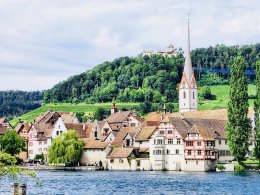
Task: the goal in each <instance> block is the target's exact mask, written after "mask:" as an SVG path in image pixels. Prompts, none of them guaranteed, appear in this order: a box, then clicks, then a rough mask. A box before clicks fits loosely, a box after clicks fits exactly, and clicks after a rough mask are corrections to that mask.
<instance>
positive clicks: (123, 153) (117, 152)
mask: <svg viewBox="0 0 260 195" xmlns="http://www.w3.org/2000/svg"><path fill="white" fill-rule="evenodd" d="M133 150H134V148H113V150H112V152H111V153H110V154H109V155H108V156H107V158H127V157H129V156H130V155H131V154H132V152H133Z"/></svg>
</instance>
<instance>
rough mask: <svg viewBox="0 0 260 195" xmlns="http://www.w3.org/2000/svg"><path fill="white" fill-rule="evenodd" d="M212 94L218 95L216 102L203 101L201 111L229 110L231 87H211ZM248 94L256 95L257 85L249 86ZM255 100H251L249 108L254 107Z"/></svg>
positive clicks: (200, 106)
mask: <svg viewBox="0 0 260 195" xmlns="http://www.w3.org/2000/svg"><path fill="white" fill-rule="evenodd" d="M210 89H211V93H212V94H214V95H216V96H217V98H216V100H206V101H203V103H202V104H200V105H199V110H213V109H220V108H227V105H228V101H229V90H230V86H229V85H217V86H210ZM248 94H249V95H255V85H249V86H248ZM253 102H254V100H252V99H250V100H249V106H250V107H252V106H253Z"/></svg>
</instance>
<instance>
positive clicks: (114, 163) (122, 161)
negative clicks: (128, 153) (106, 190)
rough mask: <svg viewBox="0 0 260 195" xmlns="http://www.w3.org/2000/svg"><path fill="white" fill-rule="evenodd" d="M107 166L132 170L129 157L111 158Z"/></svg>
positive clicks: (110, 168) (114, 168)
mask: <svg viewBox="0 0 260 195" xmlns="http://www.w3.org/2000/svg"><path fill="white" fill-rule="evenodd" d="M107 168H108V169H109V170H131V164H130V162H128V158H109V159H108V167H107Z"/></svg>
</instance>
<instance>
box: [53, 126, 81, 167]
mask: <svg viewBox="0 0 260 195" xmlns="http://www.w3.org/2000/svg"><path fill="white" fill-rule="evenodd" d="M83 146H84V141H82V140H79V137H78V135H77V133H76V132H75V131H74V130H68V132H66V133H64V134H61V135H60V136H57V137H56V138H55V139H54V140H53V141H52V144H51V147H50V149H49V151H48V157H49V159H48V161H49V163H50V164H65V166H68V165H69V166H74V165H76V164H77V163H78V162H79V161H80V158H81V155H82V151H83Z"/></svg>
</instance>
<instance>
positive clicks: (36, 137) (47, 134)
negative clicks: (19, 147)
mask: <svg viewBox="0 0 260 195" xmlns="http://www.w3.org/2000/svg"><path fill="white" fill-rule="evenodd" d="M52 128H53V127H52V125H50V124H33V125H32V127H31V128H30V130H29V136H28V159H29V160H33V159H34V158H35V156H36V155H37V154H43V155H44V157H45V159H47V152H48V148H49V147H50V145H51V132H52Z"/></svg>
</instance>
